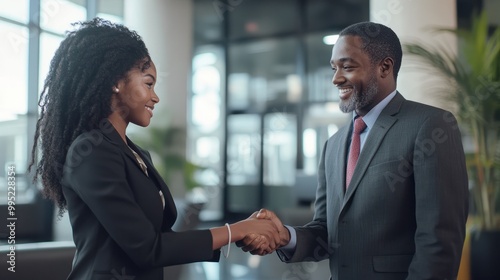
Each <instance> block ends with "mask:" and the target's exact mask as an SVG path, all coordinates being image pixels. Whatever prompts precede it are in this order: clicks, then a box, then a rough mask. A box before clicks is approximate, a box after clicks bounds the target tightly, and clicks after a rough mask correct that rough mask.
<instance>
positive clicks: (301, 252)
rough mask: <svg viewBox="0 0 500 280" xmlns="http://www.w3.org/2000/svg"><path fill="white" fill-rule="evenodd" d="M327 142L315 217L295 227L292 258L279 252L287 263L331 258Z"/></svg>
mask: <svg viewBox="0 0 500 280" xmlns="http://www.w3.org/2000/svg"><path fill="white" fill-rule="evenodd" d="M327 143H328V142H326V143H325V145H324V146H323V152H322V155H321V159H320V164H319V167H318V187H317V189H316V200H315V202H314V208H315V211H314V218H313V220H312V221H311V222H309V223H307V224H306V225H304V226H300V227H294V229H295V231H296V234H297V245H296V247H295V252H294V253H293V255H291V256H290V258H287V257H286V256H285V255H284V254H280V253H278V256H279V257H280V259H281V260H282V261H284V262H287V263H292V262H301V261H321V260H324V259H328V258H329V249H328V248H329V245H328V230H327V226H326V224H327V219H326V212H327V207H328V205H327V199H326V197H327V194H326V177H325V151H326V149H327Z"/></svg>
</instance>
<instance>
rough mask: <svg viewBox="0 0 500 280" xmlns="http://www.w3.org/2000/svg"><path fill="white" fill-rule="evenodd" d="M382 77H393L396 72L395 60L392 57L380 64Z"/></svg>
mask: <svg viewBox="0 0 500 280" xmlns="http://www.w3.org/2000/svg"><path fill="white" fill-rule="evenodd" d="M379 69H380V77H382V78H386V77H387V76H389V75H392V71H393V70H394V60H393V59H392V58H390V57H386V58H384V59H382V61H381V62H380V68H379Z"/></svg>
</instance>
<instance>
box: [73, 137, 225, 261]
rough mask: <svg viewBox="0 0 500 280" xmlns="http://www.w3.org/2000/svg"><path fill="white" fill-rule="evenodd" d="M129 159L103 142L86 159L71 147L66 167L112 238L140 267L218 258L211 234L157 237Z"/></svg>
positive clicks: (76, 186) (117, 149)
mask: <svg viewBox="0 0 500 280" xmlns="http://www.w3.org/2000/svg"><path fill="white" fill-rule="evenodd" d="M125 164H126V162H125V155H124V153H123V152H122V151H121V150H120V148H119V147H118V146H116V145H113V144H111V143H109V142H108V141H102V142H101V143H99V144H98V145H94V146H92V147H91V148H90V149H89V150H88V149H87V150H86V151H85V153H84V155H82V153H81V152H80V153H79V152H78V144H76V145H73V146H71V148H70V150H69V151H68V157H67V160H66V165H65V173H66V175H67V176H65V180H66V182H65V183H66V185H69V186H70V187H71V188H73V189H74V191H75V192H76V193H77V194H78V196H80V197H81V199H82V200H83V201H84V202H85V204H86V205H87V206H88V207H89V208H90V210H91V211H92V213H93V214H94V215H95V217H96V218H97V220H98V221H99V222H100V224H101V225H102V226H103V228H104V229H105V230H106V232H107V233H108V234H109V236H110V237H111V238H112V239H113V240H114V241H115V242H116V244H118V246H120V247H121V248H122V250H123V251H124V252H125V253H126V254H127V255H128V256H129V257H130V259H131V260H132V261H133V262H134V263H135V264H136V265H137V266H138V267H141V268H151V267H160V266H167V265H176V264H183V263H190V262H196V261H213V260H216V259H218V257H219V254H218V252H219V251H214V250H212V235H211V233H210V231H209V230H197V231H186V232H157V231H156V230H155V229H154V227H153V225H152V224H151V222H150V221H149V219H148V218H147V217H146V215H145V214H144V212H143V211H142V209H141V207H140V206H139V205H138V204H137V203H136V201H135V199H134V195H133V193H132V189H131V188H130V186H129V183H128V182H127V180H126V178H127V176H126V174H125V170H126V169H125Z"/></svg>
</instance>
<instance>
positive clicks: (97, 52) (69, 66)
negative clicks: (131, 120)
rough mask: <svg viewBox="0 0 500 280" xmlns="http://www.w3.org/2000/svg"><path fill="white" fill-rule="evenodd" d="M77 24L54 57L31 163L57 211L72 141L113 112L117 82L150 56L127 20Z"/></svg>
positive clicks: (61, 205) (63, 204)
mask: <svg viewBox="0 0 500 280" xmlns="http://www.w3.org/2000/svg"><path fill="white" fill-rule="evenodd" d="M73 26H74V27H76V29H75V30H74V31H71V32H68V33H67V34H66V38H65V39H64V40H63V41H62V42H61V45H60V46H59V48H58V49H57V51H56V52H55V55H54V58H53V59H52V61H51V63H50V70H49V73H48V75H47V78H46V79H45V84H44V87H43V91H42V93H41V96H40V100H39V103H38V105H39V106H40V107H41V112H40V118H39V119H38V121H37V125H36V132H35V139H34V145H33V150H32V152H31V157H32V159H31V162H30V165H29V170H30V171H31V168H32V167H33V166H34V165H36V170H35V172H34V174H33V181H34V183H36V182H37V181H38V180H40V179H41V183H42V194H43V195H44V196H45V197H47V198H50V199H51V200H53V201H54V203H55V204H56V205H57V206H58V207H59V215H62V214H63V213H64V212H65V210H66V199H65V198H64V195H63V193H62V186H61V180H62V175H63V166H64V162H65V159H66V154H67V152H68V148H69V146H70V145H71V143H72V142H73V141H74V140H75V138H76V137H78V136H79V135H80V134H82V133H84V132H86V131H90V130H92V129H98V128H99V123H100V122H101V121H102V120H103V119H105V118H107V117H108V116H109V115H110V114H111V96H112V94H113V92H112V88H113V86H114V85H116V83H117V82H118V81H119V80H121V79H126V78H127V73H128V72H129V71H130V70H131V69H132V68H134V67H139V68H144V67H147V65H149V64H150V61H151V58H150V55H149V52H148V49H147V48H146V45H145V44H144V42H143V41H142V38H141V37H140V36H139V35H138V34H137V33H136V32H135V31H131V30H129V29H128V28H127V27H125V26H123V25H120V24H114V23H111V22H109V21H106V20H103V19H100V18H95V19H93V20H90V21H87V22H78V23H74V24H73ZM39 146H40V150H41V158H40V160H39V161H38V163H37V162H36V156H37V148H38V147H39Z"/></svg>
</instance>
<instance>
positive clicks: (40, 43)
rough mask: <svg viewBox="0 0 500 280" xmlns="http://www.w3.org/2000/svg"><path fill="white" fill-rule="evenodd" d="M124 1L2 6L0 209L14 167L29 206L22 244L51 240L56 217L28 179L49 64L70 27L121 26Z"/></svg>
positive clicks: (19, 193)
mask: <svg viewBox="0 0 500 280" xmlns="http://www.w3.org/2000/svg"><path fill="white" fill-rule="evenodd" d="M123 2H124V1H123V0H106V1H104V0H31V1H28V0H16V1H0V37H1V38H4V39H3V40H0V61H2V67H0V207H6V205H7V202H8V199H7V194H8V183H7V177H8V175H9V174H8V170H10V169H11V168H12V167H14V168H15V172H16V176H15V181H16V185H15V190H16V193H15V195H16V196H15V202H16V205H20V204H23V205H24V206H23V207H22V208H18V209H21V210H20V211H22V213H23V214H22V215H23V221H24V223H25V225H26V226H24V227H19V229H18V232H16V237H17V238H18V240H23V239H25V240H46V239H44V238H47V239H49V238H51V236H50V233H51V227H52V223H47V222H48V220H46V219H48V218H51V217H52V216H53V215H52V212H51V209H52V208H51V207H52V205H50V204H48V203H45V202H44V203H40V195H38V189H37V188H36V187H35V186H33V184H32V183H31V178H30V176H28V175H27V174H26V173H27V167H28V164H29V162H30V161H31V148H32V146H33V137H34V133H35V125H36V121H37V119H38V110H39V108H38V99H39V94H40V92H41V90H42V88H43V83H44V80H45V77H46V75H47V73H48V70H49V65H50V61H51V60H52V57H53V56H54V53H55V50H56V49H57V48H58V47H59V44H60V42H61V41H62V40H63V38H64V34H65V32H66V31H67V30H71V29H72V26H71V23H73V22H76V21H84V20H87V19H91V18H93V17H95V16H96V15H97V14H98V15H101V16H102V17H104V18H107V19H109V20H112V21H115V22H122V21H123V5H124V4H123ZM94 7H95V8H94ZM40 207H43V209H42V208H40ZM0 210H2V212H1V213H0V218H2V217H4V216H5V215H7V210H6V209H4V208H1V209H0ZM3 210H5V211H3ZM40 221H47V222H40ZM42 227H43V228H42ZM47 233H49V234H48V235H47ZM37 234H38V236H35V235H37ZM42 235H43V237H41V236H42ZM0 238H2V236H0ZM0 242H1V240H0Z"/></svg>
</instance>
